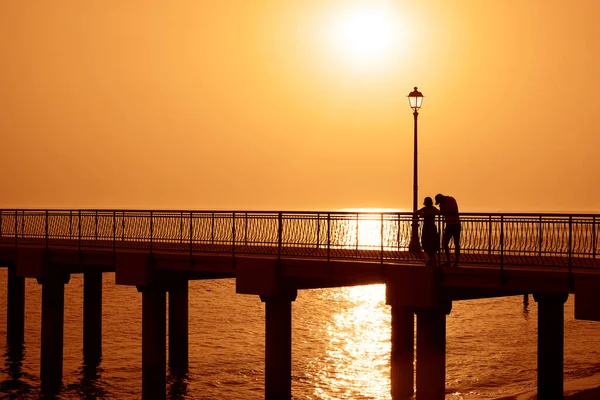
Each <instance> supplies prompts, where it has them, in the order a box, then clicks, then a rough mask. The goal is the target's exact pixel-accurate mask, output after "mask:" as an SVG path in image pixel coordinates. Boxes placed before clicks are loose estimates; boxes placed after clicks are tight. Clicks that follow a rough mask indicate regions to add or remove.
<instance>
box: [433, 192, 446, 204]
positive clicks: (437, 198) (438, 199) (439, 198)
mask: <svg viewBox="0 0 600 400" xmlns="http://www.w3.org/2000/svg"><path fill="white" fill-rule="evenodd" d="M445 197H446V196H444V195H443V194H440V193H438V194H436V195H435V204H440V203H441V202H442V201H444V198H445Z"/></svg>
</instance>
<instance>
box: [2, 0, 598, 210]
mask: <svg viewBox="0 0 600 400" xmlns="http://www.w3.org/2000/svg"><path fill="white" fill-rule="evenodd" d="M599 17H600V1H598V0H569V1H567V0H528V1H522V0H519V1H517V0H502V1H492V0H457V1H447V0H425V1H418V2H415V1H400V0H395V1H377V0H369V1H353V0H345V1H341V0H322V1H316V0H291V1H280V0H277V1H276V0H273V1H265V0H259V1H249V0H240V1H238V0H228V1H221V2H216V1H201V0H189V1H188V0H178V1H172V2H167V1H150V0H143V1H142V0H119V1H116V0H115V1H92V0H90V1H80V0H72V1H65V0H52V1H41V0H38V1H34V0H32V1H22V0H3V1H1V2H0V57H1V58H0V61H1V62H0V135H1V142H0V143H1V145H2V152H1V156H0V170H1V171H2V173H1V174H0V188H1V194H0V207H58V208H69V207H86V208H88V207H99V208H122V207H125V208H143V209H145V208H163V209H179V208H185V209H255V210H277V209H283V210H291V209H294V210H297V209H303V210H326V209H344V208H358V207H383V208H404V209H409V208H411V206H412V186H413V183H412V177H413V175H412V168H413V115H412V111H411V110H410V108H409V106H408V100H407V98H406V96H407V94H408V93H409V92H410V91H411V90H412V89H413V87H414V86H418V87H419V90H421V91H422V92H423V94H424V95H425V99H424V102H423V107H422V109H421V112H420V114H419V172H420V173H419V197H420V198H422V197H424V196H426V195H429V196H434V195H435V194H436V193H438V192H442V193H444V194H451V195H453V196H455V197H456V198H457V199H458V201H459V205H460V207H461V210H462V211H591V212H600V179H599V171H600V151H599V150H600V78H599V76H598V75H599V72H598V71H600V61H599V60H600V27H599V26H600V24H599V23H598V18H599Z"/></svg>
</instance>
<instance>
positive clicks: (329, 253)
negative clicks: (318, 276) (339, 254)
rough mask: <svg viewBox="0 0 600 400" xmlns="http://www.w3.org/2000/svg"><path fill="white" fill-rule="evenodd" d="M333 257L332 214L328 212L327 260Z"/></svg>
mask: <svg viewBox="0 0 600 400" xmlns="http://www.w3.org/2000/svg"><path fill="white" fill-rule="evenodd" d="M330 259H331V214H330V213H327V261H329V260H330Z"/></svg>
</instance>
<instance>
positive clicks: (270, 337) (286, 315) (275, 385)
mask: <svg viewBox="0 0 600 400" xmlns="http://www.w3.org/2000/svg"><path fill="white" fill-rule="evenodd" d="M296 295H297V291H293V293H286V294H282V295H278V296H273V297H266V296H261V297H260V299H261V301H263V302H264V303H265V308H266V321H265V322H266V324H265V330H266V334H265V400H287V399H291V398H292V301H294V300H296Z"/></svg>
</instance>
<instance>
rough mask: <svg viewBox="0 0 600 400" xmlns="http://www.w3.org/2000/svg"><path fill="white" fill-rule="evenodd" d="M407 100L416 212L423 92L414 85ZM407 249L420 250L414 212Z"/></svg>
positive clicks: (417, 226) (416, 218) (415, 208)
mask: <svg viewBox="0 0 600 400" xmlns="http://www.w3.org/2000/svg"><path fill="white" fill-rule="evenodd" d="M408 102H409V103H410V108H412V109H413V111H414V112H413V115H414V116H415V139H414V144H415V160H414V162H415V165H414V168H413V173H414V176H413V213H416V212H417V203H418V199H417V198H418V192H419V189H418V185H417V183H418V180H419V179H418V163H417V118H418V117H419V109H420V108H421V104H422V103H423V93H421V92H419V91H418V90H417V87H416V86H415V90H413V91H412V92H410V93H409V94H408ZM408 251H411V252H420V251H421V244H420V243H419V217H418V216H417V215H416V214H413V220H412V234H411V236H410V243H409V244H408Z"/></svg>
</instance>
